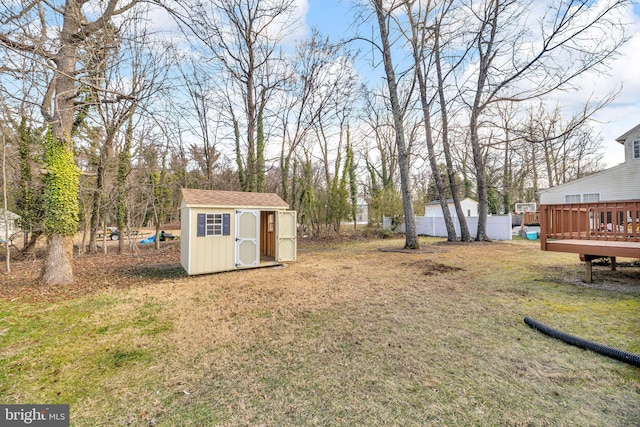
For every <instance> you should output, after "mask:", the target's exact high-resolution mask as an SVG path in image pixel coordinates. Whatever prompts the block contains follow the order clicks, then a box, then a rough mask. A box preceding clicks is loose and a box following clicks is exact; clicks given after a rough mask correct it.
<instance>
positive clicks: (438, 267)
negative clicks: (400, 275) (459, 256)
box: [402, 259, 464, 276]
mask: <svg viewBox="0 0 640 427" xmlns="http://www.w3.org/2000/svg"><path fill="white" fill-rule="evenodd" d="M402 266H403V267H405V268H415V269H416V270H418V271H420V272H421V274H423V275H425V276H435V275H437V274H444V273H455V272H457V271H464V268H461V267H454V266H451V265H445V264H442V263H439V262H435V261H432V260H429V259H423V260H419V261H415V262H405V263H402Z"/></svg>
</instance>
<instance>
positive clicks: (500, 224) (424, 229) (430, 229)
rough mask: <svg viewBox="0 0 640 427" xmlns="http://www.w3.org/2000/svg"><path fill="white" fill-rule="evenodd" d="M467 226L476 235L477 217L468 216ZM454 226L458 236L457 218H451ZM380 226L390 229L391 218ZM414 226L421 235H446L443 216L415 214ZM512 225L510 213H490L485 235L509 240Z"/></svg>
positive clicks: (472, 234)
mask: <svg viewBox="0 0 640 427" xmlns="http://www.w3.org/2000/svg"><path fill="white" fill-rule="evenodd" d="M465 219H466V220H467V227H469V233H471V237H473V238H475V237H476V232H477V231H478V217H477V216H469V217H466V218H465ZM453 223H454V225H455V228H456V235H457V236H458V237H460V224H459V223H458V218H455V217H454V218H453ZM382 226H383V228H384V229H385V230H390V229H391V218H387V217H384V218H383V220H382ZM416 228H417V229H418V234H420V235H423V236H436V237H447V227H446V226H445V224H444V217H438V216H416ZM404 230H405V228H404V223H402V224H400V225H399V226H398V227H397V228H396V231H400V232H404ZM511 236H512V226H511V215H490V216H489V217H487V237H488V238H489V239H492V240H511Z"/></svg>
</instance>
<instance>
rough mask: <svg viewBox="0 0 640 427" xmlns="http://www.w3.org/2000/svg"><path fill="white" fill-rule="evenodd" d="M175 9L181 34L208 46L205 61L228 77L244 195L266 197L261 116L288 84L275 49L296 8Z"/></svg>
mask: <svg viewBox="0 0 640 427" xmlns="http://www.w3.org/2000/svg"><path fill="white" fill-rule="evenodd" d="M177 7H179V8H180V9H176V8H173V9H171V10H172V12H173V14H174V16H176V17H178V19H179V20H180V22H181V23H182V24H183V28H184V29H185V31H187V32H190V33H191V34H193V35H195V36H196V37H198V38H199V40H200V41H202V42H203V43H204V45H205V46H207V48H208V49H207V51H206V52H205V55H207V56H210V57H212V58H213V59H215V62H216V65H217V66H218V67H219V69H220V71H221V72H222V73H224V74H226V75H227V76H228V77H229V80H228V82H229V83H230V84H231V86H230V87H227V90H229V89H230V90H231V95H232V96H231V97H230V99H229V107H230V111H229V114H230V115H231V117H232V122H233V127H234V129H235V131H234V132H235V138H236V147H237V149H236V157H237V164H238V167H239V178H240V181H241V182H240V184H241V186H242V189H243V190H245V191H264V175H265V159H264V152H265V144H266V139H265V137H264V135H265V126H264V125H265V122H264V118H265V117H264V114H265V109H266V107H267V102H268V101H269V99H270V98H271V96H272V95H273V93H274V92H275V91H276V90H277V88H279V87H280V86H282V84H284V82H285V81H286V79H287V74H286V73H285V72H284V71H285V68H284V67H282V65H281V64H282V62H283V58H282V54H281V52H280V49H279V45H280V43H281V42H282V40H283V39H284V38H285V37H286V36H287V35H288V34H290V32H291V31H293V30H294V29H295V27H296V17H295V8H296V5H295V2H294V0H271V1H265V0H212V1H211V2H207V3H203V2H199V1H186V2H184V3H180V4H178V5H177ZM236 98H237V99H241V100H242V102H241V104H242V105H241V107H240V108H241V111H242V113H241V114H238V112H237V111H236V109H235V108H234V105H233V104H234V101H233V100H234V99H236ZM242 128H243V129H242ZM242 130H244V132H242ZM241 142H244V144H241Z"/></svg>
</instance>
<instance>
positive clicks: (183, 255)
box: [180, 207, 191, 273]
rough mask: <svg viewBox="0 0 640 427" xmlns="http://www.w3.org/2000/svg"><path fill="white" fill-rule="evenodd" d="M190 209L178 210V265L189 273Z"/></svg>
mask: <svg viewBox="0 0 640 427" xmlns="http://www.w3.org/2000/svg"><path fill="white" fill-rule="evenodd" d="M189 211H190V209H189V208H185V207H182V208H181V209H180V264H182V268H184V269H185V270H186V271H187V273H189V241H190V237H191V236H190V233H189V229H190V227H191V215H190V212H189Z"/></svg>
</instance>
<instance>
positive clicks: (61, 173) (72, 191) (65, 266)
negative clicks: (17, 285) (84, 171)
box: [41, 132, 80, 285]
mask: <svg viewBox="0 0 640 427" xmlns="http://www.w3.org/2000/svg"><path fill="white" fill-rule="evenodd" d="M69 145H70V144H69V143H68V142H66V141H64V140H60V139H59V138H57V137H56V135H55V134H54V133H52V132H49V134H48V136H47V141H46V143H45V151H44V163H45V167H46V170H47V174H46V176H45V179H44V184H45V190H44V194H45V196H44V197H45V206H44V208H45V222H44V229H45V233H46V235H47V243H48V245H47V251H46V253H45V258H44V264H43V266H42V274H41V279H42V281H43V282H44V283H46V284H50V285H68V284H71V283H73V266H72V264H71V260H72V259H73V238H74V236H75V234H76V231H77V229H78V181H79V176H80V171H79V170H78V168H77V166H76V163H75V161H74V156H73V149H72V147H70V146H69Z"/></svg>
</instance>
